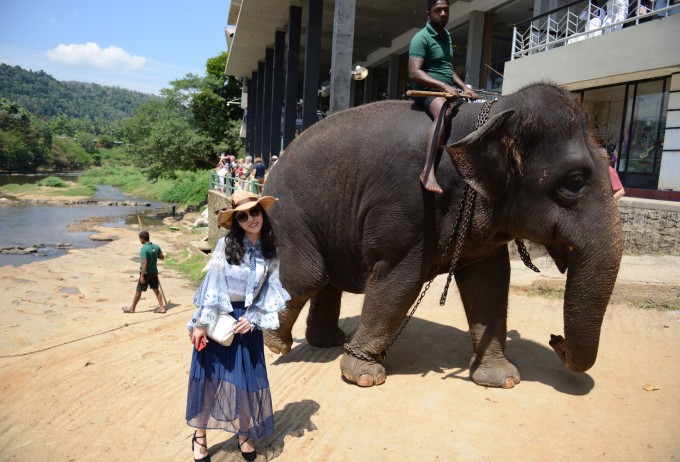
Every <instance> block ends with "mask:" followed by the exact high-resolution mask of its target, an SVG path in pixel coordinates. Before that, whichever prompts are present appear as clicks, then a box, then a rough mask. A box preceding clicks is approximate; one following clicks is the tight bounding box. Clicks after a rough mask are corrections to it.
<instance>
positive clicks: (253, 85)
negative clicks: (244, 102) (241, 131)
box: [234, 72, 257, 154]
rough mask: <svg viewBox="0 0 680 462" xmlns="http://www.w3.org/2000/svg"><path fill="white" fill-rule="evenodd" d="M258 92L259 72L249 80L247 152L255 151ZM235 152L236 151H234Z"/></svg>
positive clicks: (253, 74)
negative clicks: (256, 97) (254, 135)
mask: <svg viewBox="0 0 680 462" xmlns="http://www.w3.org/2000/svg"><path fill="white" fill-rule="evenodd" d="M256 92H257V72H253V73H252V74H251V77H250V80H249V81H248V106H247V107H246V154H251V153H252V152H253V134H254V133H255V124H254V121H255V94H256ZM234 154H235V153H234Z"/></svg>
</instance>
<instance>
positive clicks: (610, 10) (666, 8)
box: [512, 0, 680, 59]
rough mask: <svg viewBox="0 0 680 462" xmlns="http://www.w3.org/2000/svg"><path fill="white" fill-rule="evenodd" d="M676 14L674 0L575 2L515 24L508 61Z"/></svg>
mask: <svg viewBox="0 0 680 462" xmlns="http://www.w3.org/2000/svg"><path fill="white" fill-rule="evenodd" d="M677 13H680V2H678V1H677V0H608V1H607V2H606V4H605V5H604V6H597V5H596V4H594V3H593V2H592V1H590V0H588V1H583V0H581V1H576V2H573V3H570V4H568V5H565V6H563V7H560V8H556V9H554V10H551V11H548V12H547V13H543V14H541V15H539V16H535V17H533V18H531V19H528V20H526V21H523V22H521V23H518V24H515V27H514V31H513V38H512V59H516V58H522V57H524V56H528V55H531V54H535V53H541V52H543V51H547V50H550V49H553V48H557V47H561V46H565V45H569V44H570V43H574V42H578V41H581V40H585V39H588V38H593V37H597V36H598V35H602V34H603V33H605V34H606V33H609V32H613V31H615V30H618V29H621V28H623V27H629V26H634V25H637V24H639V23H641V22H646V21H651V20H654V19H662V18H663V17H666V16H668V15H672V14H677Z"/></svg>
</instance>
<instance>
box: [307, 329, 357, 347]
mask: <svg viewBox="0 0 680 462" xmlns="http://www.w3.org/2000/svg"><path fill="white" fill-rule="evenodd" d="M305 338H306V339H307V341H308V342H309V344H310V345H312V346H314V347H318V348H331V347H335V346H342V345H344V343H345V342H346V341H347V339H346V336H345V332H344V331H343V330H342V329H340V328H339V327H337V326H336V327H335V328H334V329H329V330H325V331H323V332H319V330H318V329H314V330H313V329H310V328H309V327H308V328H307V332H305Z"/></svg>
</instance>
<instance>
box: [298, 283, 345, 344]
mask: <svg viewBox="0 0 680 462" xmlns="http://www.w3.org/2000/svg"><path fill="white" fill-rule="evenodd" d="M341 297H342V291H341V290H339V289H337V288H335V287H333V286H332V285H330V284H328V285H326V286H325V287H324V288H323V289H321V290H320V291H319V293H318V294H316V296H314V297H313V298H312V301H311V303H310V306H309V315H308V316H307V331H306V333H305V337H306V338H307V341H308V342H309V344H310V345H312V346H315V347H320V348H330V347H334V346H338V345H342V344H343V343H345V341H346V337H345V332H343V330H342V329H340V327H339V326H338V319H340V298H341Z"/></svg>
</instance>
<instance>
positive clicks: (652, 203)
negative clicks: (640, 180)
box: [618, 197, 680, 255]
mask: <svg viewBox="0 0 680 462" xmlns="http://www.w3.org/2000/svg"><path fill="white" fill-rule="evenodd" d="M618 205H619V214H620V216H621V225H622V226H623V236H624V239H625V241H624V248H623V252H624V253H625V254H628V255H641V254H645V255H655V254H662V255H680V203H678V202H670V201H658V200H649V199H637V198H627V197H624V198H623V199H621V200H620V201H619V204H618Z"/></svg>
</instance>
